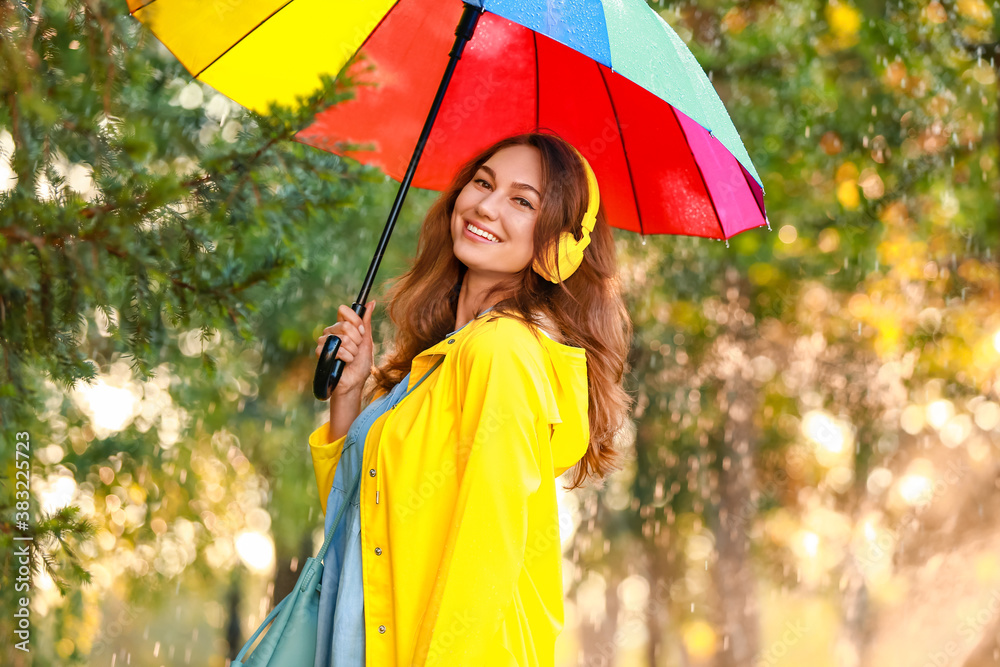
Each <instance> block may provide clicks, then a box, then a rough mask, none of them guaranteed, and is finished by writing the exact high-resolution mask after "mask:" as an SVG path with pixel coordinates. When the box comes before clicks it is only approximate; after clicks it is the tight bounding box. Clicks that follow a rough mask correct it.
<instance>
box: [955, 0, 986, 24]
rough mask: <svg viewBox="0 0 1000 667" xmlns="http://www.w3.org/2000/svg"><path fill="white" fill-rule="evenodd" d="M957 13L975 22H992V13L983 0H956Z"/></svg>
mask: <svg viewBox="0 0 1000 667" xmlns="http://www.w3.org/2000/svg"><path fill="white" fill-rule="evenodd" d="M958 13H959V14H961V15H962V16H965V17H968V18H970V19H972V20H973V21H975V22H976V23H982V24H984V25H985V24H989V23H993V13H992V12H991V11H990V8H989V7H987V6H986V3H985V2H984V1H983V0H958Z"/></svg>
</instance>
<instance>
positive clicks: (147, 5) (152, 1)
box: [128, 0, 156, 16]
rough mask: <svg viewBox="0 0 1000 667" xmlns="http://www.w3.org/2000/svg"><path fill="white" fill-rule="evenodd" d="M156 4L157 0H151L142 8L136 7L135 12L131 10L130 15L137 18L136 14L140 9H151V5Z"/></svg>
mask: <svg viewBox="0 0 1000 667" xmlns="http://www.w3.org/2000/svg"><path fill="white" fill-rule="evenodd" d="M154 2H156V0H149V2H147V3H146V4H144V5H143V6H142V7H136V8H135V11H133V10H131V9H130V10H128V13H129V15H131V16H135V12H137V11H139V10H140V9H145V8H146V7H149V6H150V5H151V4H153V3H154Z"/></svg>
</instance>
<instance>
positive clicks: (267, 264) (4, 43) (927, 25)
mask: <svg viewBox="0 0 1000 667" xmlns="http://www.w3.org/2000/svg"><path fill="white" fill-rule="evenodd" d="M651 6H652V7H653V8H654V9H655V10H657V11H658V12H660V13H661V15H662V16H663V17H664V19H665V20H666V21H667V22H668V23H670V25H671V26H673V27H674V28H675V30H676V31H677V32H678V33H679V35H680V36H681V38H682V39H683V40H684V41H685V42H686V43H687V44H688V45H689V46H690V47H691V49H692V51H693V52H694V53H695V55H696V56H697V57H698V59H699V61H700V62H701V63H702V65H703V66H704V68H705V70H706V71H707V72H709V73H710V75H711V78H712V81H713V83H714V85H715V86H716V88H717V90H718V91H719V94H720V95H721V96H722V99H723V101H724V102H725V104H726V107H727V109H728V110H729V112H730V114H731V116H732V117H733V120H734V123H735V125H736V127H737V128H738V130H739V131H740V134H741V136H742V138H743V141H744V143H745V145H746V147H747V149H748V151H749V153H750V155H751V157H752V158H753V160H754V163H755V165H756V167H757V169H758V171H759V173H760V174H761V175H762V178H763V180H764V189H765V193H766V194H765V204H766V206H767V211H768V216H769V218H770V221H771V227H772V230H771V231H768V230H767V229H756V230H750V231H747V232H745V233H743V234H740V235H739V236H737V237H735V238H733V239H731V240H730V242H729V246H728V247H726V244H724V243H721V242H713V241H709V240H706V239H696V238H687V237H669V236H659V237H646V238H642V237H640V236H638V235H635V234H630V233H626V232H620V231H618V230H616V238H617V243H618V248H619V257H620V263H621V269H622V279H623V281H624V285H625V289H626V292H627V299H628V303H629V306H630V310H631V312H632V316H633V320H634V323H635V326H636V336H635V340H634V344H633V349H632V353H631V356H630V363H631V370H630V373H629V375H628V377H627V383H628V389H629V391H631V392H633V394H634V395H635V396H636V397H637V399H638V400H637V404H636V408H635V413H634V429H631V430H629V431H628V432H625V433H623V434H622V438H621V446H622V447H623V448H624V449H625V450H626V451H627V452H628V464H627V466H626V468H625V469H624V470H622V471H620V472H618V473H616V474H615V475H613V476H612V477H611V478H609V479H608V480H607V483H606V484H605V485H604V486H603V487H596V486H595V487H591V488H586V489H579V490H575V491H572V492H562V490H561V489H560V512H561V526H562V528H563V540H564V546H565V551H564V553H565V560H564V584H565V591H566V624H565V629H564V631H563V634H562V635H561V636H560V638H559V643H558V646H557V649H558V661H557V663H558V664H559V665H560V666H570V665H595V666H599V665H608V666H611V665H619V666H646V665H648V666H654V665H655V666H670V667H694V666H713V667H728V666H734V667H735V666H739V667H743V666H746V665H752V666H753V667H764V666H777V665H782V666H797V665H803V664H808V665H810V666H811V667H827V666H829V667H850V666H861V665H872V666H875V665H878V666H883V665H892V666H894V667H895V666H913V667H925V666H933V667H941V666H943V665H956V666H962V667H986V666H988V665H998V664H1000V294H998V290H1000V271H998V266H1000V265H998V256H997V255H998V253H1000V231H998V230H1000V206H998V201H1000V179H998V166H997V163H998V160H1000V155H998V150H997V146H998V140H1000V118H998V114H997V104H998V90H997V75H998V68H1000V47H998V31H997V22H998V20H1000V3H998V2H996V1H994V2H992V4H991V2H990V0H959V1H958V2H947V1H946V2H940V1H934V2H900V3H895V2H878V1H873V2H857V3H849V2H840V1H831V2H807V1H798V0H788V1H785V0H774V1H761V2H739V3H734V2H729V1H715V0H709V1H708V2H702V3H697V4H694V3H666V2H663V3H660V2H654V3H651ZM350 90H351V82H350V81H347V80H346V79H341V80H336V81H334V80H327V81H326V82H325V85H324V87H323V89H322V90H320V91H317V94H316V95H315V96H314V97H313V98H311V99H310V100H308V101H307V103H306V104H305V106H303V107H302V108H300V109H298V110H291V109H275V110H274V112H273V113H272V114H269V115H266V116H258V115H254V114H251V113H248V112H247V111H245V110H243V109H242V108H240V107H239V106H238V105H236V104H234V103H232V102H231V101H229V100H228V99H226V98H224V97H223V96H221V95H218V94H217V93H215V92H214V91H213V90H212V89H211V88H209V87H208V86H206V85H203V84H201V83H199V82H192V80H191V78H190V76H189V75H188V74H187V73H186V72H185V71H184V70H183V69H182V68H181V66H180V65H179V64H178V63H177V62H176V61H175V60H174V59H173V57H172V56H171V55H170V54H169V53H168V52H167V51H166V50H165V49H164V48H163V47H162V46H160V45H159V43H158V42H157V41H156V40H155V38H153V37H152V36H151V35H148V34H144V33H143V31H142V29H141V26H140V25H139V24H138V22H136V21H134V20H133V19H131V18H130V17H129V16H128V13H127V10H126V7H125V3H124V2H106V1H103V0H88V1H86V2H81V1H75V0H74V1H70V2H56V1H54V0H53V1H50V0H38V1H37V2H33V3H25V2H11V1H9V0H7V1H4V2H2V3H0V355H2V363H0V428H2V440H0V453H2V459H0V474H2V479H0V482H2V485H0V548H2V551H0V554H2V556H0V558H2V563H0V565H2V569H0V600H2V605H3V610H4V613H3V615H2V617H0V662H2V663H3V664H5V665H28V664H34V665H95V666H96V665H101V666H106V665H133V666H138V667H145V666H151V667H153V666H159V665H188V664H190V665H209V666H217V667H222V666H224V665H226V664H227V661H228V659H229V658H231V657H232V656H233V655H235V652H236V651H237V650H238V649H239V647H240V646H242V643H243V642H244V641H245V640H246V638H247V637H248V636H249V634H250V633H251V632H253V630H254V629H255V628H256V627H257V626H258V625H259V623H260V622H261V621H262V619H263V618H264V616H265V615H266V613H267V612H268V611H269V610H270V608H271V607H272V605H273V603H274V601H276V600H280V599H281V598H282V597H283V596H284V594H285V593H286V592H287V591H288V590H289V588H290V587H291V585H292V584H293V583H294V581H295V578H296V576H297V570H298V568H299V567H300V565H301V564H302V563H303V562H304V560H305V558H307V557H308V556H310V555H312V554H313V553H314V551H315V548H316V547H317V546H318V541H317V540H320V539H321V537H322V514H321V510H320V504H319V498H318V494H317V490H316V484H315V480H314V477H313V472H312V464H311V461H310V459H309V453H308V446H307V436H308V434H309V432H310V431H311V430H312V429H313V428H315V427H316V426H318V425H320V424H322V423H323V422H324V421H325V420H326V418H327V414H326V411H327V404H325V403H320V402H318V401H316V400H315V399H314V398H313V397H312V395H311V387H310V383H311V380H312V374H313V371H314V369H315V353H314V347H315V340H316V337H317V336H318V335H319V334H320V332H321V330H322V329H323V327H325V326H328V325H329V324H332V323H333V322H334V321H336V308H337V306H338V305H339V304H342V303H346V304H350V303H351V302H352V301H353V300H354V298H355V296H356V295H357V290H358V289H359V287H360V283H361V280H362V278H363V276H364V273H365V271H366V270H367V268H368V264H369V262H370V259H371V255H372V253H373V251H374V246H375V243H376V241H377V238H378V235H379V234H380V233H381V230H382V227H383V225H384V223H385V218H386V215H387V213H388V210H389V208H390V205H391V202H392V199H393V197H394V196H395V192H396V187H397V184H396V183H395V182H393V181H390V180H388V179H387V178H386V177H385V176H384V175H382V174H381V173H380V172H378V171H375V170H373V169H370V168H367V167H362V166H360V165H358V164H357V163H353V162H350V161H347V160H341V159H340V158H338V157H337V156H334V155H331V154H327V153H323V152H320V151H318V150H315V149H312V148H308V147H305V146H302V145H299V144H296V143H294V142H293V141H291V136H292V134H293V133H294V132H295V131H296V130H297V129H300V128H302V127H304V126H305V125H306V124H307V121H308V119H309V118H310V117H311V114H312V113H314V112H315V111H316V110H317V109H318V108H322V106H323V105H328V104H332V103H336V102H337V101H339V100H341V99H344V97H345V96H347V95H350ZM649 122H651V123H655V122H656V119H655V118H651V119H649ZM435 196H436V193H434V192H427V191H420V190H412V191H411V192H410V194H409V195H408V197H407V200H406V204H405V206H404V209H403V213H402V215H401V217H400V220H399V221H398V223H397V225H396V229H395V231H394V233H393V238H392V242H391V244H390V245H389V249H388V252H387V254H386V256H385V259H384V261H383V263H382V266H381V268H380V271H379V280H378V283H377V284H376V287H375V288H374V289H373V291H372V297H371V298H374V299H376V300H378V299H379V297H380V295H381V294H382V293H383V292H384V286H385V284H386V283H387V282H388V281H391V280H392V279H393V278H394V277H395V276H398V275H400V274H401V273H402V272H403V271H405V270H406V267H407V265H408V262H409V261H410V259H411V256H412V252H413V248H414V247H415V244H416V233H417V230H418V228H419V225H420V222H421V220H422V216H423V214H424V212H425V211H426V210H427V207H428V206H429V205H430V203H431V202H432V201H433V199H434V197H435ZM373 317H374V320H375V321H376V322H377V323H378V326H377V331H376V333H375V340H376V345H377V347H376V355H378V354H379V353H380V351H384V344H383V341H388V340H389V336H390V335H391V330H390V328H389V323H388V322H387V321H386V318H385V317H384V305H383V304H382V303H380V304H379V305H378V306H377V307H376V310H375V313H374V315H373ZM18 433H26V434H28V435H27V436H21V437H20V438H18V436H17V434H18ZM18 441H27V442H28V443H29V452H30V466H31V494H30V501H28V512H29V514H30V517H31V528H30V532H31V534H32V535H33V536H34V539H35V545H36V547H37V549H36V551H35V558H34V559H33V561H32V570H33V577H32V588H31V603H30V615H31V640H30V646H31V653H28V654H26V653H24V652H22V651H19V650H17V649H16V648H15V646H14V643H15V642H16V641H17V637H16V635H15V634H14V629H15V627H14V626H15V622H16V619H15V617H14V615H13V614H14V611H15V610H16V609H17V608H18V599H19V597H21V595H22V594H21V593H18V592H17V591H16V583H17V576H18V561H17V557H16V555H15V552H14V549H15V548H16V547H17V546H19V545H20V544H21V543H20V542H15V540H14V539H13V538H14V537H15V536H17V535H21V534H22V531H20V530H19V529H18V528H17V523H16V522H17V512H18V511H20V509H19V508H18V506H17V502H18V498H17V496H16V491H17V488H16V472H17V460H18V459H17V455H16V451H15V443H16V442H18ZM22 509H23V508H22Z"/></svg>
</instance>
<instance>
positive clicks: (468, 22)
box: [313, 2, 485, 401]
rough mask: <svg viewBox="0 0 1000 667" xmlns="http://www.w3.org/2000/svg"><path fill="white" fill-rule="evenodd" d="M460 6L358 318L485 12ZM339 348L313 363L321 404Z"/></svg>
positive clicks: (337, 365) (340, 365)
mask: <svg viewBox="0 0 1000 667" xmlns="http://www.w3.org/2000/svg"><path fill="white" fill-rule="evenodd" d="M463 4H464V9H463V11H462V17H461V18H460V19H459V21H458V26H457V27H456V28H455V43H454V45H452V47H451V51H450V52H449V54H448V55H449V56H450V59H449V60H448V66H447V67H446V68H445V70H444V76H442V77H441V83H440V84H439V85H438V90H437V94H436V95H435V96H434V102H433V103H432V104H431V109H430V111H429V112H428V114H427V120H425V121H424V127H423V129H422V130H421V131H420V137H419V138H418V139H417V145H416V147H415V148H414V149H413V155H412V156H411V157H410V165H409V166H408V167H407V168H406V174H405V175H404V176H403V180H402V181H401V182H400V184H399V190H398V191H397V192H396V200H395V201H394V202H393V203H392V210H390V211H389V219H388V221H386V223H385V229H383V230H382V236H381V238H379V241H378V247H377V248H376V249H375V256H374V257H372V263H371V265H370V266H369V267H368V274H367V275H366V276H365V282H364V283H362V285H361V291H360V292H359V293H358V300H357V301H355V302H354V305H352V306H351V310H353V311H354V312H355V313H357V314H358V315H359V316H360V317H364V314H365V307H364V304H366V303H368V292H369V291H370V290H371V288H372V284H373V283H374V282H375V275H376V274H377V273H378V267H379V264H381V263H382V255H384V254H385V249H386V246H387V245H388V244H389V236H390V235H391V234H392V229H393V227H395V226H396V219H397V218H398V217H399V212H400V211H401V210H402V208H403V199H405V198H406V193H407V191H408V190H409V189H410V182H411V181H412V180H413V174H414V173H416V171H417V163H418V162H420V156H421V155H422V154H423V152H424V146H425V145H426V144H427V139H428V137H430V135H431V128H432V127H433V126H434V119H435V118H437V114H438V109H440V108H441V102H442V100H444V93H445V91H446V90H447V89H448V83H449V82H450V81H451V75H452V74H453V73H454V72H455V66H456V65H458V61H459V59H460V58H461V57H462V51H463V50H464V49H465V44H466V42H468V41H469V40H470V39H472V35H473V33H474V32H475V30H476V23H477V22H478V21H479V15H480V14H482V13H483V11H485V10H484V9H483V8H482V7H477V6H475V5H472V4H469V3H468V2H465V3H463ZM338 349H340V338H339V337H337V336H333V335H331V336H328V337H327V339H326V343H324V345H323V350H322V351H321V352H320V355H319V362H318V363H317V364H316V375H315V377H313V395H314V396H315V397H316V398H317V399H319V400H321V401H325V400H327V399H328V398H330V396H331V395H332V394H333V390H334V389H336V387H337V383H338V382H340V376H341V374H342V373H343V372H344V366H345V365H346V364H345V363H344V361H343V360H342V359H336V358H335V357H336V355H337V350H338Z"/></svg>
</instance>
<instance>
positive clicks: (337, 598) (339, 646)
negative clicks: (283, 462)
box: [314, 308, 492, 667]
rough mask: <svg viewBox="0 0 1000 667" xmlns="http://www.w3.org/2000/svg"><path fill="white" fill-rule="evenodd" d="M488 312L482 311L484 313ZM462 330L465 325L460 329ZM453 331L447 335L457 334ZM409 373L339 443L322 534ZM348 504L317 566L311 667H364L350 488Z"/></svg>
mask: <svg viewBox="0 0 1000 667" xmlns="http://www.w3.org/2000/svg"><path fill="white" fill-rule="evenodd" d="M489 310H492V308H487V310H486V311H483V312H487V311H489ZM463 326H465V325H463ZM461 328H462V327H459V328H458V329H455V331H452V332H451V333H449V334H448V335H449V336H450V335H452V334H453V333H456V332H457V331H459V330H461ZM409 380H410V374H409V373H407V374H406V376H405V377H404V378H403V379H402V380H400V382H399V384H397V385H396V386H395V387H393V388H392V391H390V392H389V393H387V394H385V395H384V396H380V397H379V398H377V399H376V400H374V401H372V402H371V404H370V405H369V406H368V407H366V408H365V409H364V410H362V412H361V414H360V415H358V418H357V419H355V420H354V422H353V423H352V424H351V427H350V428H349V429H348V431H347V437H346V438H345V439H344V449H343V453H342V454H341V455H340V460H339V461H338V462H337V470H336V472H335V473H334V476H333V486H331V487H330V495H329V496H328V498H327V501H326V522H325V524H324V535H325V534H327V533H329V531H330V527H331V526H332V525H333V520H334V518H335V517H336V516H337V513H338V511H339V510H340V507H341V506H342V505H343V504H344V503H345V502H347V494H348V493H349V492H350V491H352V489H349V488H348V486H349V485H350V484H351V483H352V480H354V478H355V477H356V476H357V474H358V469H359V468H360V467H361V463H362V461H363V456H362V455H363V453H364V443H365V440H366V438H367V436H368V431H369V430H370V429H371V427H372V424H374V423H375V420H377V419H378V418H379V417H380V416H381V415H383V414H384V413H386V412H388V411H389V410H390V409H392V407H393V406H394V405H395V404H396V403H397V402H398V401H399V400H400V399H401V398H402V397H403V395H405V394H406V390H407V388H408V385H409V383H410V382H409ZM353 491H354V493H353V494H352V496H351V499H350V503H351V504H350V506H349V507H348V508H347V510H346V511H345V513H344V516H343V517H342V518H341V521H340V524H339V525H338V526H337V531H336V532H335V533H334V536H333V539H332V540H331V541H330V547H329V550H328V551H327V552H326V559H325V561H324V563H323V581H322V586H321V588H320V597H319V619H318V620H319V622H318V627H317V630H316V662H315V663H314V667H364V665H365V614H364V599H365V596H364V587H363V582H362V570H361V496H360V490H359V489H353Z"/></svg>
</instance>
